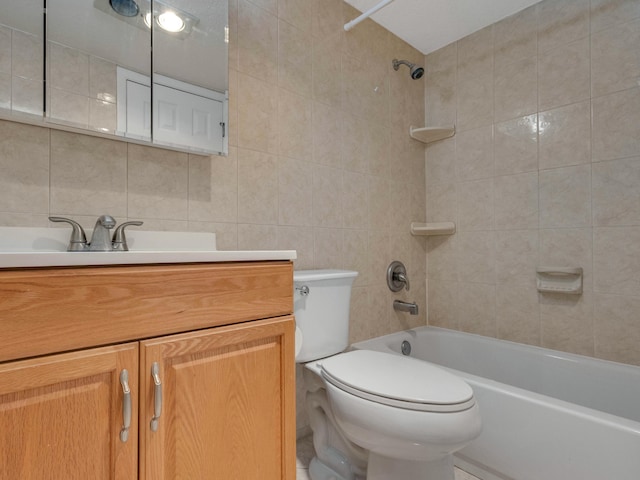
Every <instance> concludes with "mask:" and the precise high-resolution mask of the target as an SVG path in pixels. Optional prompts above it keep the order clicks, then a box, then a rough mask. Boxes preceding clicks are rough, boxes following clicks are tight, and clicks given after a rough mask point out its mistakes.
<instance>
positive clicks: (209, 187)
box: [189, 147, 238, 222]
mask: <svg viewBox="0 0 640 480" xmlns="http://www.w3.org/2000/svg"><path fill="white" fill-rule="evenodd" d="M189 221H190V222H192V221H197V222H237V221H238V158H237V149H236V148H235V147H231V148H229V156H228V157H217V156H211V157H205V156H200V155H189Z"/></svg>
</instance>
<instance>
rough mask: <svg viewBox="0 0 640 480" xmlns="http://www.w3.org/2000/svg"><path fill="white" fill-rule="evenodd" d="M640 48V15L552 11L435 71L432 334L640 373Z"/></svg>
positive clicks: (430, 190)
mask: <svg viewBox="0 0 640 480" xmlns="http://www.w3.org/2000/svg"><path fill="white" fill-rule="evenodd" d="M639 45H640V1H638V0H591V2H590V1H589V0H545V1H544V2H541V3H539V4H537V5H535V6H533V7H531V8H529V9H527V10H525V11H523V12H521V13H519V14H517V15H515V16H512V17H510V18H507V19H505V20H503V21H501V22H499V23H496V24H494V25H492V26H490V27H488V28H485V29H483V30H481V31H479V32H477V33H474V34H472V35H470V36H469V37H466V38H464V39H462V40H460V41H458V42H456V43H454V44H451V45H449V46H447V47H445V48H443V49H441V50H439V51H437V52H434V53H433V54H430V55H428V56H427V57H426V69H427V74H426V117H427V124H429V125H435V124H439V123H445V124H446V123H455V124H456V126H457V133H456V135H455V137H453V138H452V139H450V140H445V141H441V142H438V143H436V144H433V145H430V146H429V147H427V165H426V182H427V218H428V220H429V221H450V220H454V221H455V222H457V225H458V233H456V234H455V235H454V236H451V237H436V238H432V239H429V241H428V253H427V260H428V302H429V313H428V320H429V323H430V324H432V325H438V326H444V327H449V328H455V329H460V330H465V331H469V332H473V333H479V334H482V335H488V336H493V337H498V338H503V339H508V340H514V341H517V342H524V343H529V344H534V345H542V346H545V347H551V348H554V349H559V350H564V351H569V352H576V353H580V354H586V355H590V356H596V357H601V358H606V359H611V360H616V361H621V362H627V363H633V364H640V348H638V345H640V86H639V80H640V56H639V55H638V51H639V50H638V48H639ZM538 265H544V266H560V267H568V266H576V267H578V266H579V267H582V268H583V269H584V272H585V275H584V293H583V294H582V295H581V296H570V295H562V294H539V293H538V292H537V290H536V286H535V270H536V266H538Z"/></svg>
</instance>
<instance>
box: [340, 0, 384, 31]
mask: <svg viewBox="0 0 640 480" xmlns="http://www.w3.org/2000/svg"><path fill="white" fill-rule="evenodd" d="M393 1H394V0H382V1H381V2H380V3H379V4H377V5H376V6H374V7H371V8H370V9H369V10H367V11H366V12H364V13H363V14H362V15H360V16H359V17H357V18H355V19H353V20H351V21H350V22H347V23H345V24H344V29H345V31H347V32H348V31H349V30H351V29H352V28H353V27H355V26H356V25H357V24H359V23H360V22H362V21H363V20H366V19H367V18H369V17H370V16H371V15H373V14H374V13H376V12H377V11H378V10H380V9H382V8H384V7H386V6H387V5H389V4H390V3H391V2H393Z"/></svg>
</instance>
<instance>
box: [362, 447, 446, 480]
mask: <svg viewBox="0 0 640 480" xmlns="http://www.w3.org/2000/svg"><path fill="white" fill-rule="evenodd" d="M390 478H398V479H400V478H401V479H402V480H454V470H453V456H452V455H446V456H445V457H443V458H441V459H438V460H433V461H431V462H419V461H411V460H400V459H396V458H389V457H384V456H382V455H378V454H376V453H373V452H370V453H369V463H368V465H367V480H389V479H390Z"/></svg>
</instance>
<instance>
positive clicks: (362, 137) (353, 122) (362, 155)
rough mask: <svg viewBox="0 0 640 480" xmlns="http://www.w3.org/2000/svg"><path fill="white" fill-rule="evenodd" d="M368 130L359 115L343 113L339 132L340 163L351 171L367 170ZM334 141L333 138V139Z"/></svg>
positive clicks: (364, 171)
mask: <svg viewBox="0 0 640 480" xmlns="http://www.w3.org/2000/svg"><path fill="white" fill-rule="evenodd" d="M369 139H370V136H369V130H368V128H367V124H366V123H365V122H363V121H362V118H361V117H358V116H356V115H350V114H349V113H344V114H343V115H342V128H341V132H340V142H339V143H340V145H341V146H342V148H341V156H342V161H341V165H342V166H343V168H345V169H346V170H350V171H352V172H361V173H366V172H368V171H369ZM333 141H334V142H335V139H334V140H333Z"/></svg>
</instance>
